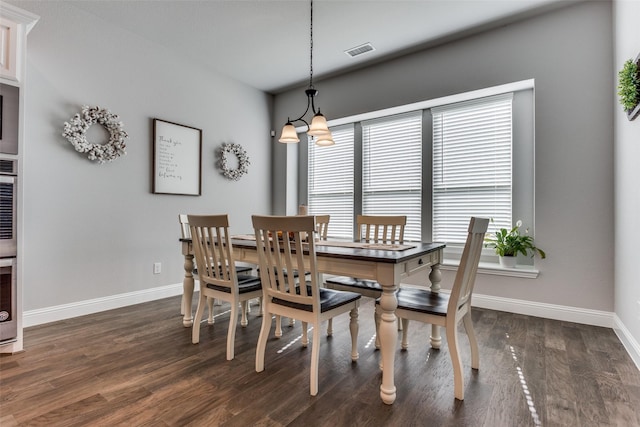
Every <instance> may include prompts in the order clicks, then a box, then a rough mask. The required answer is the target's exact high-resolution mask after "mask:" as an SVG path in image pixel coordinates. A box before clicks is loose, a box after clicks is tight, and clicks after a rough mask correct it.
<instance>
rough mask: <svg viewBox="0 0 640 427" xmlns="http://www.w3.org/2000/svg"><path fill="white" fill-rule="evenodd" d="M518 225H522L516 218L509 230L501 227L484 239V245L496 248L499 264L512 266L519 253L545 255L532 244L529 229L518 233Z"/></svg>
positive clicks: (542, 256)
mask: <svg viewBox="0 0 640 427" xmlns="http://www.w3.org/2000/svg"><path fill="white" fill-rule="evenodd" d="M520 227H522V221H520V220H518V221H517V222H516V225H515V227H513V228H512V229H511V230H507V229H506V228H501V229H500V230H498V231H496V232H495V233H493V234H492V235H489V236H487V237H485V239H484V240H485V244H484V245H485V247H487V248H494V249H495V250H496V255H498V257H499V259H500V265H502V266H503V267H514V266H515V265H516V257H517V255H518V254H519V253H520V254H522V255H524V256H528V255H529V253H531V257H533V256H535V255H536V254H538V255H540V258H542V259H544V258H546V257H547V254H545V252H544V251H543V250H542V249H540V248H537V247H536V246H535V245H534V243H533V237H531V236H530V235H529V229H528V228H527V229H526V230H525V232H524V234H520Z"/></svg>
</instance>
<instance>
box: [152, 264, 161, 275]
mask: <svg viewBox="0 0 640 427" xmlns="http://www.w3.org/2000/svg"><path fill="white" fill-rule="evenodd" d="M161 272H162V264H161V263H159V262H154V263H153V274H160V273H161Z"/></svg>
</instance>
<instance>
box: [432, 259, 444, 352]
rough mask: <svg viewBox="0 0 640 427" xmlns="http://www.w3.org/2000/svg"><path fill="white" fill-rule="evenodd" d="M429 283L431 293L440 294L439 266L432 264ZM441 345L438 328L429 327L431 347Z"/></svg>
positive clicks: (440, 277) (435, 326) (436, 326)
mask: <svg viewBox="0 0 640 427" xmlns="http://www.w3.org/2000/svg"><path fill="white" fill-rule="evenodd" d="M429 280H430V281H431V292H440V282H441V281H442V273H441V272H440V264H434V265H433V266H432V267H431V273H430V274H429ZM440 345H442V336H440V327H439V326H438V325H431V347H432V348H436V349H437V348H440Z"/></svg>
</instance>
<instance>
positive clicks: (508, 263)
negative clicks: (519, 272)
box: [498, 256, 518, 268]
mask: <svg viewBox="0 0 640 427" xmlns="http://www.w3.org/2000/svg"><path fill="white" fill-rule="evenodd" d="M498 258H499V259H500V266H501V267H506V268H514V267H515V266H516V263H517V262H518V257H515V256H501V257H498Z"/></svg>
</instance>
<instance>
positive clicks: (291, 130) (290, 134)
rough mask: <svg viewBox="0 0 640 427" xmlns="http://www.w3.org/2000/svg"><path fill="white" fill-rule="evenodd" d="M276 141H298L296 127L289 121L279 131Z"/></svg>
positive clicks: (286, 142)
mask: <svg viewBox="0 0 640 427" xmlns="http://www.w3.org/2000/svg"><path fill="white" fill-rule="evenodd" d="M278 141H279V142H284V143H285V144H288V143H291V142H300V138H298V133H297V132H296V128H295V127H294V126H293V125H292V124H291V122H289V123H287V124H286V125H284V126H283V128H282V132H281V133H280V139H279V140H278Z"/></svg>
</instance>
